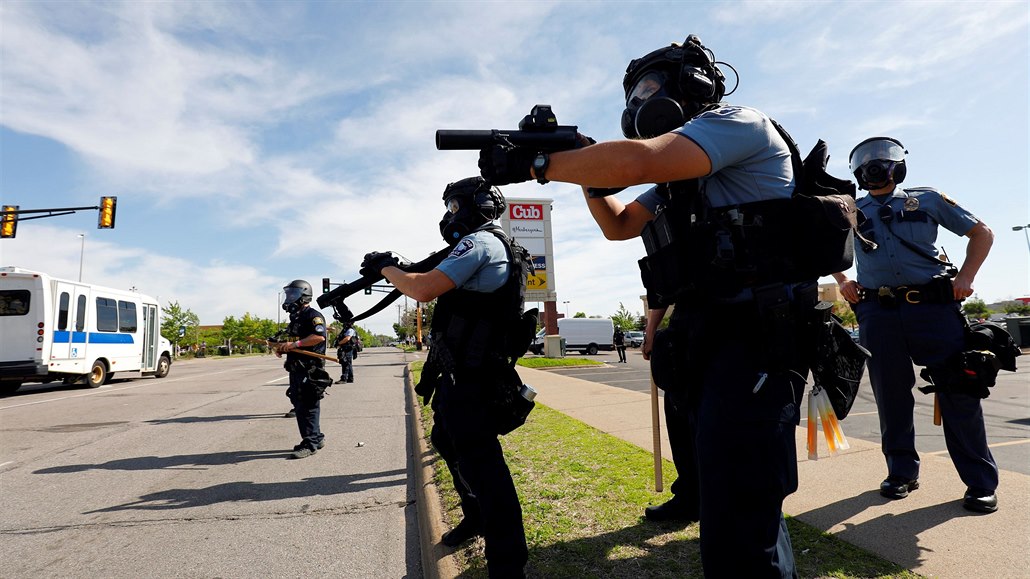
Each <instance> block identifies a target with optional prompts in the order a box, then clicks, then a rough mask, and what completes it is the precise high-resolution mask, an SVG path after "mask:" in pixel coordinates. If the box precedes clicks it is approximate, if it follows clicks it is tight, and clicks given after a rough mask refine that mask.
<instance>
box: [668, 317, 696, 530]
mask: <svg viewBox="0 0 1030 579" xmlns="http://www.w3.org/2000/svg"><path fill="white" fill-rule="evenodd" d="M681 322H682V320H680V319H679V318H678V317H677V316H673V319H672V320H671V321H670V326H671V327H674V328H676V329H679V327H680V326H681ZM683 325H685V323H684V324H683ZM684 331H686V329H684ZM690 374H691V372H684V373H683V374H682V375H680V376H677V378H678V379H680V380H683V381H684V383H683V384H682V385H681V389H680V390H678V391H666V392H664V394H663V395H662V398H663V402H664V405H665V425H666V430H667V431H668V435H669V450H670V451H672V462H673V464H675V465H676V481H675V482H673V483H672V488H671V489H669V490H671V491H672V494H673V498H674V499H676V501H677V502H680V503H681V505H682V507H683V508H684V509H686V510H687V511H688V512H689V513H693V514H697V513H698V512H700V510H701V506H700V505H701V491H700V481H699V480H698V473H697V449H696V448H695V446H694V445H695V444H696V440H697V423H696V420H697V413H696V412H691V411H690V406H689V404H690V402H691V399H690V396H689V395H688V393H689V391H690V388H691V385H690V382H691V381H692V380H694V379H696V378H693V377H692V376H691V375H690ZM695 402H696V400H695Z"/></svg>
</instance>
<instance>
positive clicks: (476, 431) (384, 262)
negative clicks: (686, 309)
mask: <svg viewBox="0 0 1030 579" xmlns="http://www.w3.org/2000/svg"><path fill="white" fill-rule="evenodd" d="M443 200H444V205H445V206H446V207H447V212H446V213H445V214H444V218H443V220H442V221H441V222H440V233H441V234H442V235H443V238H444V240H445V241H446V242H447V243H448V244H449V245H453V250H452V251H451V252H450V254H448V256H447V257H446V258H445V259H444V260H443V262H441V263H440V265H438V266H437V267H436V268H435V269H433V270H431V271H429V272H428V273H412V272H406V271H404V270H403V269H400V268H398V267H396V265H397V260H396V258H394V257H393V256H391V255H389V254H388V253H386V254H383V253H373V254H369V255H367V256H366V258H365V261H364V262H363V263H362V270H361V274H362V275H370V274H372V275H374V273H375V272H381V273H382V275H383V276H384V277H385V278H386V279H387V280H389V281H390V283H392V284H393V285H394V287H396V288H397V289H399V290H400V291H401V292H403V293H404V294H405V295H408V296H410V297H412V298H414V299H415V300H417V301H419V302H428V301H430V300H433V299H437V303H436V308H435V310H434V314H433V320H432V324H431V328H430V332H431V336H432V344H433V348H432V349H431V350H430V354H429V359H428V360H427V362H426V365H425V366H424V368H423V371H422V379H421V381H420V382H419V386H418V388H416V392H419V393H420V394H423V395H426V394H429V395H432V396H433V398H432V405H433V410H434V425H433V431H432V434H431V441H432V443H433V446H434V447H435V448H436V450H437V451H438V452H439V453H440V456H441V457H443V459H444V461H445V462H446V463H447V467H448V469H450V471H451V475H452V476H453V478H454V486H455V488H456V490H457V492H458V495H459V497H460V498H461V510H462V514H463V519H462V521H461V522H460V523H459V524H458V525H457V526H456V527H454V529H452V530H451V531H449V532H448V533H447V534H445V535H444V537H443V543H444V544H445V545H447V546H451V547H456V546H458V545H460V544H462V543H464V542H465V541H467V540H469V539H471V538H473V537H475V536H478V535H482V536H483V539H484V542H485V547H486V562H487V570H488V572H489V574H490V577H522V576H524V572H523V568H524V566H525V564H526V560H527V558H528V550H527V547H526V537H525V531H524V529H523V525H522V507H521V505H520V504H519V497H518V494H517V493H516V491H515V484H514V482H513V481H512V478H511V473H510V472H509V470H508V465H507V464H506V463H505V461H504V455H503V454H502V452H501V445H500V442H499V441H498V438H497V435H498V430H497V424H496V422H497V419H496V416H495V415H494V414H493V413H492V412H490V411H489V409H491V408H495V407H497V405H498V398H497V393H498V392H499V391H503V390H504V389H506V388H507V389H508V391H510V389H511V388H515V389H516V391H517V388H518V386H520V385H521V381H518V375H517V374H516V373H515V372H514V369H513V368H512V366H513V362H514V360H513V359H509V356H508V353H507V352H506V347H507V345H506V340H507V338H506V336H507V335H508V333H509V332H510V330H511V328H512V326H513V324H515V323H516V322H517V320H519V319H520V316H521V314H522V306H523V302H522V300H523V295H522V294H523V292H524V288H525V276H526V269H525V267H524V266H523V264H525V263H528V261H529V259H528V254H527V253H525V250H524V249H522V248H520V247H519V246H518V245H517V244H514V243H513V242H512V241H510V240H509V239H508V238H507V237H506V236H505V235H504V233H503V232H502V231H501V230H500V228H499V227H497V226H496V225H495V224H493V223H492V222H493V220H495V219H497V218H498V217H500V215H501V213H502V212H503V211H504V209H505V206H506V204H505V201H504V198H503V197H502V196H501V192H500V191H499V190H498V189H497V188H495V187H491V186H490V185H488V184H487V183H486V182H485V181H484V180H483V179H482V178H480V177H471V178H467V179H462V180H461V181H458V182H456V183H451V184H449V185H448V186H447V188H446V189H445V191H444V194H443ZM528 343H529V340H528V336H527V339H526V342H525V345H527V346H528ZM523 351H524V349H523ZM516 357H517V356H516ZM513 380H514V381H517V382H518V383H517V385H516V384H514V383H513ZM427 385H431V386H428V388H433V387H435V395H434V394H431V392H430V391H427V390H426V389H425V388H427Z"/></svg>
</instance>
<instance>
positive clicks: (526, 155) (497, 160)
mask: <svg viewBox="0 0 1030 579" xmlns="http://www.w3.org/2000/svg"><path fill="white" fill-rule="evenodd" d="M536 156H537V153H536V151H531V150H528V149H522V148H519V147H512V146H510V145H494V146H492V147H490V148H488V149H482V150H481V151H479V172H480V174H481V175H482V176H483V178H484V179H486V180H487V181H488V182H489V183H490V184H491V185H508V184H509V183H522V182H523V181H529V180H531V179H532V178H533V176H532V175H531V174H530V173H529V168H530V167H531V166H532V165H533V159H534V158H536Z"/></svg>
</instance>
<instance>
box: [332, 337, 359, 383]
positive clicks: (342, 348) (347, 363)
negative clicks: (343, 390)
mask: <svg viewBox="0 0 1030 579" xmlns="http://www.w3.org/2000/svg"><path fill="white" fill-rule="evenodd" d="M343 328H344V329H343V331H342V332H340V337H339V338H337V339H336V359H337V360H339V361H340V379H339V380H337V381H336V383H337V384H343V383H344V382H347V383H350V382H353V381H354V351H355V350H356V349H357V347H358V333H357V332H355V331H354V326H353V325H352V324H351V323H350V322H346V323H345V324H344V325H343Z"/></svg>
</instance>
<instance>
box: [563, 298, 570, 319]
mask: <svg viewBox="0 0 1030 579" xmlns="http://www.w3.org/2000/svg"><path fill="white" fill-rule="evenodd" d="M562 303H563V304H565V317H566V318H567V317H569V301H568V300H565V301H563V302H562Z"/></svg>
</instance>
